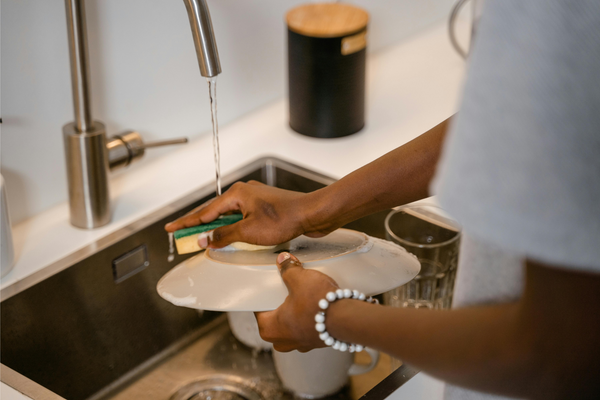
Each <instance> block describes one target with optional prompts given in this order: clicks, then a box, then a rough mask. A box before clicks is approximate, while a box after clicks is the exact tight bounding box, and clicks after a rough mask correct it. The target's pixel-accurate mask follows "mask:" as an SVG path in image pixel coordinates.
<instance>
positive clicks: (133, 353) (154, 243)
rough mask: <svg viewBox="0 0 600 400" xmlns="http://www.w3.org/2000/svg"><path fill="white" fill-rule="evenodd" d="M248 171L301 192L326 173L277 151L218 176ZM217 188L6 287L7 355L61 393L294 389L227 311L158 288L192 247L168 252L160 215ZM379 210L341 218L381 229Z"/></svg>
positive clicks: (259, 394)
mask: <svg viewBox="0 0 600 400" xmlns="http://www.w3.org/2000/svg"><path fill="white" fill-rule="evenodd" d="M252 179H253V180H257V181H261V182H263V183H266V184H268V185H272V186H277V187H281V188H284V189H289V190H297V191H303V192H310V191H313V190H317V189H319V188H321V187H323V186H325V185H328V184H330V183H332V182H333V179H331V178H328V177H326V176H323V175H320V174H317V173H314V172H312V171H309V170H307V169H304V168H301V167H298V166H295V165H293V164H290V163H288V162H285V161H282V160H279V159H276V158H262V159H259V160H256V161H255V162H253V163H251V164H249V165H247V166H246V167H244V168H241V169H240V170H238V171H236V172H234V173H232V174H230V175H228V176H226V177H224V182H225V183H227V184H228V185H230V184H232V183H234V182H236V181H248V180H252ZM213 196H214V193H213V185H209V186H207V187H205V188H202V189H200V190H198V191H196V192H195V193H193V194H191V195H189V196H187V197H185V198H183V199H180V200H179V201H177V202H175V203H173V204H171V205H170V206H168V207H165V208H164V209H162V210H160V211H158V212H156V213H154V214H152V215H150V216H148V217H146V218H144V219H143V220H140V221H137V222H136V223H134V224H132V225H130V226H127V227H126V228H123V229H121V230H119V231H118V232H115V233H113V234H111V235H109V236H107V237H105V238H103V239H102V240H100V241H98V242H97V243H94V244H93V245H90V246H88V247H86V248H85V249H82V250H80V251H78V252H77V253H75V254H73V255H71V256H69V257H67V258H65V259H63V260H61V261H59V262H57V263H55V264H53V265H51V266H50V267H48V268H47V269H46V271H52V272H53V273H54V275H52V276H51V277H49V278H47V279H44V280H42V281H41V282H37V281H36V278H35V277H31V278H30V279H29V280H25V281H24V282H21V283H20V291H19V292H16V291H14V290H13V291H11V292H6V293H2V297H3V302H2V305H1V310H0V312H1V320H2V332H1V348H2V360H1V361H2V364H3V366H6V367H9V368H10V369H12V370H14V371H16V373H18V374H16V375H19V376H21V377H22V379H23V380H28V381H33V382H35V383H37V384H39V385H41V386H43V387H45V388H47V389H49V390H50V391H52V392H54V393H56V394H58V395H59V396H62V397H63V398H66V399H69V400H77V399H105V398H113V399H130V398H136V399H137V398H145V399H168V398H170V397H171V396H173V397H172V398H173V400H179V399H186V400H187V399H191V398H194V399H203V398H211V397H212V398H213V399H219V398H223V399H228V398H231V399H248V400H254V399H257V400H258V399H287V398H291V397H290V395H289V394H288V393H286V392H285V391H283V389H282V388H281V384H280V382H279V380H278V378H277V376H276V374H275V372H274V368H273V364H272V360H271V356H270V354H269V353H257V352H253V351H251V350H250V349H248V348H246V347H244V345H243V344H241V343H239V342H237V340H236V339H235V338H234V337H233V336H232V334H231V333H230V331H229V327H228V325H227V322H226V319H224V315H223V314H221V313H216V312H205V313H199V312H197V311H195V310H191V309H187V308H182V307H176V306H174V305H172V304H170V303H168V302H166V301H164V300H163V299H161V298H160V297H159V296H158V295H157V293H156V290H155V288H156V283H157V281H158V280H159V279H160V277H162V276H163V275H164V274H165V273H166V272H167V271H169V270H170V269H171V268H172V267H174V266H175V265H177V264H178V263H179V262H181V261H183V260H184V259H186V258H187V257H189V256H190V255H183V256H180V255H176V256H175V259H174V260H173V261H172V262H169V261H167V259H168V255H169V244H168V240H167V234H166V233H165V232H164V230H163V226H164V224H165V223H166V222H169V221H171V220H173V219H175V218H177V217H179V216H181V215H183V214H185V213H186V212H188V211H189V210H191V209H193V208H194V207H196V206H198V205H199V204H201V203H203V202H205V201H207V200H208V199H210V198H211V197H213ZM385 215H386V212H382V213H378V214H374V215H372V216H369V217H367V218H363V219H361V220H359V221H356V222H354V223H352V224H350V225H348V227H349V228H351V229H356V230H360V231H363V232H366V233H367V234H369V235H372V236H377V237H383V236H384V231H383V221H384V218H385ZM124 261H125V262H124ZM385 359H386V358H385V357H384V360H385ZM400 373H401V374H402V375H403V376H404V377H403V378H402V377H400ZM388 374H389V366H386V365H383V366H380V367H379V368H377V369H376V370H374V371H372V372H371V373H369V374H366V375H364V376H363V377H362V378H361V377H358V378H357V379H362V382H363V383H361V386H360V388H359V389H357V386H356V382H353V385H354V386H352V389H351V388H350V387H347V388H345V389H344V390H342V392H340V393H338V394H336V395H335V396H332V397H330V398H331V399H351V398H358V397H359V396H361V395H362V394H364V393H365V392H366V391H367V390H368V389H370V388H371V387H373V386H375V385H377V383H378V382H380V381H381V380H382V379H384V378H385V377H386V376H387V375H388ZM395 374H396V375H398V376H397V377H396V378H393V377H389V378H388V379H387V380H386V381H393V382H392V385H393V386H394V389H395V387H397V386H399V385H400V384H402V383H403V382H404V381H406V380H407V379H409V378H410V377H411V376H412V375H414V371H412V370H410V369H409V368H408V367H405V368H404V369H402V371H399V370H397V371H396V373H395ZM392 378H393V379H392ZM3 380H4V378H3ZM8 383H9V384H10V382H8ZM388 386H389V385H388ZM226 389H227V390H229V392H227V391H226ZM376 389H377V388H376ZM379 389H381V388H379ZM390 390H391V389H389V388H388V389H387V392H386V393H389V392H390ZM375 391H377V390H375ZM380 392H381V390H380ZM384 392H385V390H384ZM228 393H229V394H228ZM231 393H233V394H231ZM382 393H383V392H382ZM217 395H218V396H221V397H217ZM186 396H187V397H186ZM223 396H229V397H223ZM236 396H237V397H236ZM253 396H255V397H253ZM384 397H385V396H384ZM384 397H370V398H373V399H375V398H384Z"/></svg>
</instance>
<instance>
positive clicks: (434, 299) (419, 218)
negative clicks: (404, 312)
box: [383, 204, 461, 309]
mask: <svg viewBox="0 0 600 400" xmlns="http://www.w3.org/2000/svg"><path fill="white" fill-rule="evenodd" d="M385 231H386V237H387V239H388V240H391V241H393V242H395V243H397V244H399V245H400V246H402V247H404V248H405V249H406V250H408V251H409V252H410V253H412V254H414V255H416V256H417V258H418V259H419V261H420V262H421V271H420V272H419V274H418V275H417V276H416V277H415V278H414V279H413V280H412V281H410V282H408V283H406V284H405V285H403V286H400V287H398V288H396V289H393V290H391V291H389V292H387V293H385V294H384V296H383V297H384V303H385V304H387V305H390V306H393V307H412V308H429V309H445V308H450V305H451V304H452V292H453V290H454V278H455V276H456V267H457V265H458V246H459V242H460V231H461V226H460V224H459V223H458V222H457V221H455V220H453V219H452V218H450V217H448V215H447V214H446V213H445V212H444V211H443V210H442V209H441V208H439V207H437V206H434V205H429V204H415V205H408V206H403V207H399V208H397V209H395V210H393V211H391V212H390V213H389V214H388V216H387V217H386V219H385Z"/></svg>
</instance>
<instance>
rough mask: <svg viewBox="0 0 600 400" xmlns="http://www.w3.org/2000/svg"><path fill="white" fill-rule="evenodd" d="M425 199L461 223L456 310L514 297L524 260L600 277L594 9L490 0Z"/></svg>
mask: <svg viewBox="0 0 600 400" xmlns="http://www.w3.org/2000/svg"><path fill="white" fill-rule="evenodd" d="M432 190H433V192H434V193H436V194H437V196H438V199H439V202H440V204H441V205H442V207H444V208H445V209H446V210H447V211H448V212H450V213H451V214H452V215H453V216H454V217H455V218H456V219H457V220H459V221H460V222H461V223H462V225H463V231H464V236H463V241H462V244H461V253H460V260H459V268H458V276H457V284H456V287H455V299H454V307H463V306H467V305H472V304H484V303H488V304H489V303H497V302H504V301H509V300H514V299H517V298H519V297H520V295H521V293H522V285H523V265H524V262H523V261H524V259H525V258H531V259H535V260H538V261H540V262H544V263H547V264H550V265H556V266H559V267H560V268H572V269H577V270H581V271H589V272H596V273H598V272H600V1H598V0H577V1H565V0H486V3H485V6H484V10H483V16H482V18H481V20H480V25H479V27H478V31H477V38H476V41H475V46H474V50H473V52H472V55H471V59H470V61H469V68H468V74H467V82H466V86H465V89H464V95H463V101H462V105H461V107H460V111H459V113H458V115H457V117H456V118H455V120H454V121H453V123H452V128H451V132H450V134H449V136H448V139H447V141H446V144H445V148H444V152H443V155H442V159H441V161H440V164H439V168H438V173H437V175H436V177H435V179H434V182H433V184H432ZM446 398H447V399H484V398H485V399H487V398H497V397H493V396H486V395H482V394H478V393H475V392H471V391H466V390H463V389H460V388H456V387H450V386H448V387H447V390H446Z"/></svg>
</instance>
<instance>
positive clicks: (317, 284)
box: [256, 253, 339, 352]
mask: <svg viewBox="0 0 600 400" xmlns="http://www.w3.org/2000/svg"><path fill="white" fill-rule="evenodd" d="M277 268H279V272H280V273H281V279H283V283H285V286H286V287H287V289H288V292H289V294H288V296H287V297H286V299H285V301H284V302H283V304H282V305H281V306H279V308H277V309H276V310H273V311H266V312H260V313H256V320H257V322H258V329H259V332H260V336H261V337H262V338H263V339H264V340H266V341H268V342H271V343H273V348H274V349H275V350H277V351H282V352H287V351H292V350H298V351H300V352H306V351H309V350H312V349H315V348H317V347H325V343H323V341H322V340H321V339H320V338H319V334H318V332H317V331H316V330H315V324H316V322H315V315H316V314H317V312H319V311H321V309H320V308H319V304H318V303H319V300H321V299H323V298H325V294H327V292H332V291H335V290H337V289H339V286H338V285H337V283H336V282H335V281H334V280H333V279H332V278H330V277H329V276H327V275H325V274H323V273H321V272H319V271H315V270H312V269H304V267H302V263H301V262H300V261H298V259H297V258H296V257H295V256H293V255H291V254H289V253H281V254H279V255H278V256H277Z"/></svg>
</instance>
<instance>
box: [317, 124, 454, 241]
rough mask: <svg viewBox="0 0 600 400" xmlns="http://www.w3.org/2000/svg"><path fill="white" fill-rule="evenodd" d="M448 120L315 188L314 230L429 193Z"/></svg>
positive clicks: (422, 196) (341, 223)
mask: <svg viewBox="0 0 600 400" xmlns="http://www.w3.org/2000/svg"><path fill="white" fill-rule="evenodd" d="M448 123H449V120H445V121H444V122H442V123H441V124H439V125H437V126H435V127H434V128H432V129H431V130H429V131H427V132H425V133H424V134H422V135H421V136H419V137H417V138H416V139H414V140H412V141H410V142H408V143H406V144H405V145H403V146H401V147H399V148H397V149H395V150H393V151H391V152H389V153H387V154H386V155H384V156H382V157H380V158H379V159H377V160H375V161H373V162H372V163H370V164H368V165H366V166H364V167H362V168H360V169H358V170H356V171H354V172H352V173H351V174H349V175H347V176H345V177H344V178H342V179H340V180H339V181H337V182H335V183H333V184H332V185H330V186H328V187H326V188H324V189H321V190H319V191H316V192H313V194H311V197H310V202H311V204H312V205H313V208H312V209H311V210H310V211H309V213H310V218H309V224H310V225H311V228H312V229H313V230H316V231H318V230H327V228H328V227H329V226H334V227H339V226H342V225H344V224H346V223H348V222H351V221H354V220H356V219H358V218H360V217H362V216H365V215H368V214H371V213H374V212H377V211H381V210H385V209H387V208H391V207H395V206H398V205H401V204H405V203H409V202H412V201H416V200H419V199H422V198H425V197H427V196H428V195H429V190H428V188H429V183H430V181H431V179H432V177H433V175H434V173H435V168H436V165H437V161H438V159H439V156H440V152H441V148H442V144H443V141H444V137H445V135H446V131H447V127H448Z"/></svg>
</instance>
